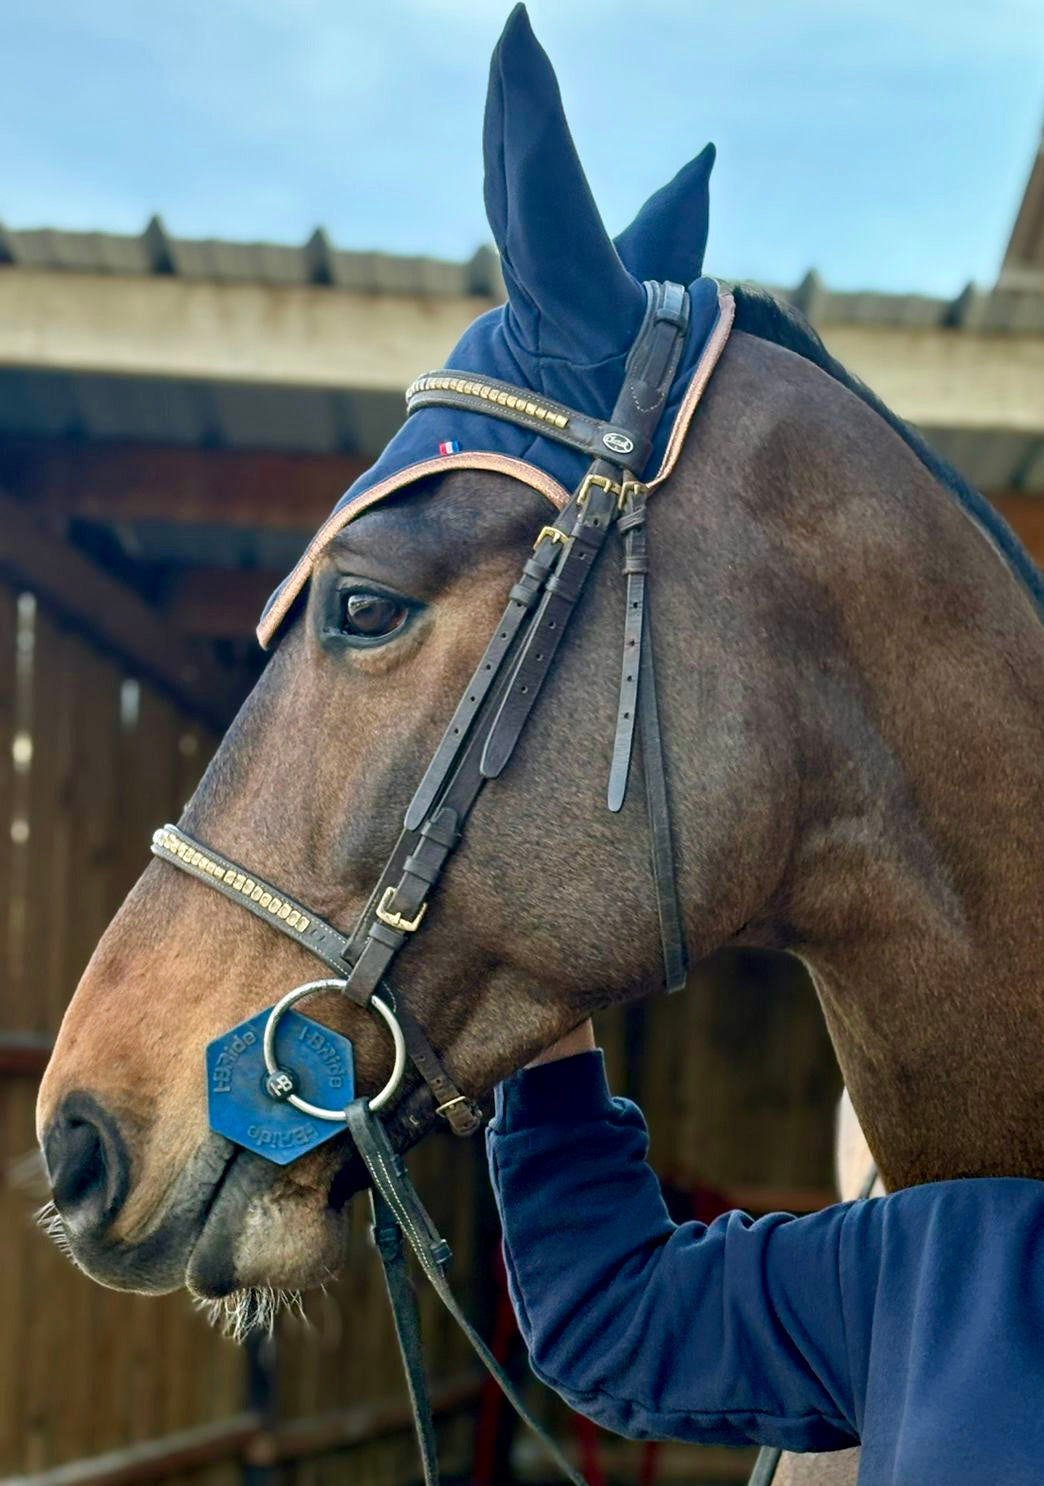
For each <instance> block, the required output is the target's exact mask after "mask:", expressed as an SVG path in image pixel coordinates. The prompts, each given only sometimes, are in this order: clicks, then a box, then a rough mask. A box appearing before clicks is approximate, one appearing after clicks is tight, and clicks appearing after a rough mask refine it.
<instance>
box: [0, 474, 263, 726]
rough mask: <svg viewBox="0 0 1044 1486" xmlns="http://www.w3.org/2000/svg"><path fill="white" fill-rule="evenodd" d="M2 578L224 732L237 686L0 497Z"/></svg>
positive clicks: (133, 597)
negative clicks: (39, 600) (42, 602)
mask: <svg viewBox="0 0 1044 1486" xmlns="http://www.w3.org/2000/svg"><path fill="white" fill-rule="evenodd" d="M0 571H2V572H4V573H6V574H7V575H8V577H9V578H12V579H13V580H14V581H15V582H17V583H20V584H24V585H25V587H26V588H28V589H30V590H31V591H32V592H34V593H36V594H37V595H38V596H39V597H41V598H42V599H44V600H46V602H47V603H48V604H49V605H50V606H51V607H52V608H54V609H56V610H58V611H59V612H60V613H61V614H63V615H64V616H65V617H66V618H67V619H71V620H72V621H73V622H74V623H75V624H77V625H78V626H79V627H80V628H81V629H83V630H85V631H87V632H88V633H89V634H90V635H92V636H93V638H94V639H95V640H96V641H100V642H101V643H102V644H103V645H105V646H107V647H109V648H110V649H112V650H114V651H115V652H116V653H117V654H118V655H119V656H120V658H121V659H122V660H123V661H124V662H125V663H126V664H127V665H129V666H130V667H131V668H132V669H134V670H136V671H139V672H140V673H141V674H142V675H144V676H147V677H149V678H150V679H151V680H153V681H154V682H155V683H156V684H157V685H159V686H160V687H161V688H162V689H163V690H164V691H166V692H168V693H169V694H170V695H171V696H173V697H174V698H175V700H176V701H177V702H178V703H179V704H180V705H181V706H183V707H185V708H186V710H187V711H189V712H190V713H192V715H193V716H195V717H198V718H202V719H203V720H204V721H205V722H207V723H209V724H210V725H211V726H213V727H217V728H219V729H223V728H224V727H225V726H227V724H228V721H229V719H230V717H231V716H232V714H233V711H234V709H235V707H236V706H237V705H238V703H239V701H240V700H241V699H242V698H241V695H240V691H241V688H240V685H239V684H238V683H237V682H236V680H235V679H234V678H232V677H230V676H229V674H228V673H227V672H226V671H225V670H224V669H223V668H221V667H220V666H218V665H217V663H216V662H215V661H214V660H213V659H212V658H211V657H210V656H209V655H207V654H206V651H205V650H204V649H203V647H201V646H198V645H193V644H191V643H190V642H188V641H186V640H184V639H183V638H182V637H181V636H180V635H177V634H175V633H174V632H173V631H172V627H171V626H170V625H169V624H167V623H165V622H164V621H163V619H162V617H161V616H160V615H159V614H158V613H157V612H156V610H155V609H153V608H150V606H149V605H148V604H146V603H145V601H144V600H143V599H141V598H139V597H138V595H137V594H136V593H135V592H134V591H133V590H132V589H130V588H127V587H126V586H125V585H124V584H123V583H120V582H118V581H117V580H116V579H115V578H113V577H111V576H110V575H109V574H108V573H106V572H105V571H104V570H103V569H102V568H100V567H98V566H97V565H96V564H95V563H93V562H91V561H90V559H89V558H87V557H85V556H84V555H83V553H82V552H78V551H77V550H76V548H75V547H72V546H71V545H70V544H69V543H68V542H65V541H62V540H61V539H60V538H58V537H55V536H54V535H53V534H52V533H51V532H48V531H45V530H44V529H43V528H42V527H41V526H39V525H38V524H37V523H36V522H35V521H34V520H33V519H32V517H31V516H30V514H29V513H28V512H27V511H26V509H25V507H24V505H21V504H20V503H19V502H17V501H13V500H11V499H10V498H9V497H7V496H4V495H0Z"/></svg>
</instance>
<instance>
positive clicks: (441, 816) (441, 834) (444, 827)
mask: <svg viewBox="0 0 1044 1486" xmlns="http://www.w3.org/2000/svg"><path fill="white" fill-rule="evenodd" d="M420 834H421V835H422V836H423V837H425V839H426V840H429V841H435V842H437V844H438V845H439V846H444V847H445V848H446V850H447V851H452V850H453V848H454V847H455V846H456V844H457V842H458V841H459V840H460V826H459V824H458V821H457V812H456V811H455V810H451V809H450V808H449V806H443V807H442V808H441V809H440V810H436V812H435V814H434V815H433V816H431V818H430V819H428V820H426V821H425V822H424V824H423V825H422V826H421V828H420Z"/></svg>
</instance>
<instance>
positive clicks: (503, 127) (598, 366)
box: [258, 5, 731, 645]
mask: <svg viewBox="0 0 1044 1486" xmlns="http://www.w3.org/2000/svg"><path fill="white" fill-rule="evenodd" d="M483 151H484V157H485V202H486V212H487V215H488V217H489V224H490V228H491V230H492V233H493V238H494V241H495V243H496V246H497V249H498V250H499V253H500V258H501V264H502V267H503V274H504V282H505V285H506V287H507V291H508V302H507V304H506V305H500V306H498V307H497V308H496V309H493V310H490V311H488V312H487V313H486V314H484V315H481V316H480V317H479V318H478V319H477V320H475V321H474V323H473V324H472V325H470V326H469V327H468V329H467V330H466V331H465V332H464V335H463V336H462V337H461V339H460V341H459V342H458V343H457V345H456V346H455V347H454V349H453V351H452V352H451V353H450V356H449V359H448V361H447V363H446V364H447V367H450V368H452V369H453V371H454V372H456V373H461V372H463V373H467V374H470V375H472V376H476V377H480V378H481V377H488V378H494V379H497V380H499V381H502V382H508V383H511V384H512V385H513V386H515V387H523V388H528V389H531V390H532V391H533V393H534V394H535V395H537V396H538V397H539V396H542V397H545V398H547V399H549V400H550V401H553V402H556V403H564V404H566V405H568V406H569V407H574V408H577V409H581V410H582V411H583V412H585V413H587V414H590V415H592V416H594V417H596V418H608V417H609V416H610V414H611V412H612V409H613V405H614V403H615V400H616V397H617V394H618V392H619V390H620V387H621V385H622V383H623V378H624V364H625V361H626V358H627V353H628V351H629V349H630V347H631V345H632V343H633V341H634V339H635V336H636V334H637V332H638V329H639V326H640V325H641V323H642V317H643V314H644V312H645V306H646V294H645V290H644V287H643V283H642V280H644V279H660V280H666V279H670V280H673V281H674V282H677V283H681V284H688V285H689V294H690V300H691V317H690V328H689V332H688V338H687V340H686V344H685V349H684V352H683V354H682V357H681V360H680V362H679V367H678V372H677V375H676V376H675V379H674V382H673V384H672V387H671V391H670V394H669V396H668V400H667V403H666V408H665V412H664V416H663V418H662V419H661V421H660V425H659V429H658V431H657V435H656V438H655V441H654V443H653V447H652V453H651V455H650V457H649V459H648V461H647V463H646V466H645V468H644V469H643V470H636V471H635V472H634V473H635V474H637V475H640V476H642V477H644V478H645V479H646V480H647V481H650V482H652V481H654V480H655V479H656V478H664V477H665V476H666V474H667V473H669V469H670V467H671V466H673V463H674V460H675V459H676V458H677V453H678V450H679V449H680V445H681V440H682V438H683V437H684V431H685V426H686V425H687V423H688V419H689V418H690V417H691V416H692V412H693V409H694V406H695V399H696V397H697V396H698V394H699V391H700V390H702V385H703V384H704V383H705V381H706V378H707V376H709V373H710V370H711V368H712V367H713V364H714V362H715V361H716V359H717V356H718V354H720V351H721V348H722V345H723V344H724V341H725V339H726V337H727V334H728V329H729V325H730V324H731V300H730V298H729V297H728V296H727V295H719V292H718V286H717V284H716V283H715V282H714V281H713V280H712V279H704V278H700V277H699V275H700V272H701V269H702V263H703V253H704V248H705V245H706V237H707V203H708V180H709V176H710V171H711V167H712V165H713V163H714V149H713V146H711V145H708V146H707V148H706V149H705V150H703V152H702V153H701V154H700V155H698V156H697V157H696V159H695V160H693V161H692V162H691V163H690V164H688V165H686V166H685V167H684V168H683V169H682V170H681V171H679V173H678V174H677V175H676V176H675V177H674V179H673V180H672V181H671V182H670V183H669V184H668V185H666V186H664V187H663V188H662V189H661V190H659V191H657V192H656V193H655V195H653V196H652V197H650V199H649V200H648V201H647V202H646V204H645V206H644V207H643V208H642V210H641V211H640V212H639V213H638V216H637V217H636V218H635V219H634V221H633V222H632V223H631V225H630V226H629V227H628V228H627V229H626V230H625V231H624V232H623V233H621V234H620V237H619V238H618V239H617V240H616V242H615V243H614V242H613V240H612V239H611V238H610V236H609V234H608V233H607V232H606V230H605V227H604V226H603V224H602V219H601V217H600V215H599V212H598V208H597V207H596V205H595V203H594V198H593V197H592V195H591V189H590V186H589V185H588V183H587V178H586V176H585V175H584V172H583V167H582V166H581V164H580V161H579V159H578V157H577V153H576V148H575V146H574V144H573V140H572V136H571V135H570V132H569V126H568V124H567V123H566V118H565V112H564V110H563V107H562V99H561V95H560V93H559V90H558V83H557V81H556V79H555V74H554V71H553V69H552V67H551V63H550V61H549V59H548V57H547V54H546V53H545V52H544V50H543V48H542V47H541V46H540V44H539V43H538V41H537V39H536V37H535V36H534V35H533V31H532V28H531V27H530V24H529V17H528V15H527V14H526V10H525V7H524V6H523V5H518V6H516V7H515V9H514V10H513V11H512V12H511V15H510V16H509V17H508V21H507V25H506V26H505V28H504V32H503V34H502V36H501V38H500V40H499V41H498V43H497V45H496V48H495V50H494V52H493V60H492V64H491V67H490V79H489V92H488V95H487V99H486V116H485V125H484V130H483ZM418 370H422V369H421V368H418ZM697 371H699V373H700V375H699V376H697V375H696V373H697ZM588 463H589V459H587V458H586V457H585V456H584V455H583V454H581V453H578V452H577V451H576V450H574V449H570V448H568V447H564V446H563V445H562V444H560V443H556V442H553V441H552V440H551V439H549V438H546V437H544V436H542V435H541V434H540V433H535V432H534V431H533V430H532V429H527V428H524V427H519V426H517V425H516V424H513V423H508V422H504V421H501V420H500V419H498V418H495V417H492V416H489V415H488V414H486V413H484V412H482V411H478V410H476V411H470V410H469V409H465V408H456V407H420V408H418V409H417V411H415V412H413V413H412V414H411V415H410V417H409V418H408V419H407V420H406V422H405V423H404V425H403V426H402V428H401V429H400V430H399V432H398V433H397V434H395V436H394V437H393V438H392V440H391V441H390V443H389V444H388V445H387V446H386V447H385V449H384V452H383V453H382V454H381V455H380V457H379V458H378V460H377V462H376V463H375V464H374V465H373V466H372V467H371V468H370V469H369V470H367V471H366V473H365V474H363V475H361V476H360V477H359V479H358V480H356V481H355V483H354V484H353V485H352V486H351V488H350V489H349V490H348V492H347V493H346V494H345V495H344V496H343V497H342V499H341V500H340V501H339V503H338V504H337V506H336V507H335V508H334V511H333V514H332V515H331V516H330V518H329V519H328V520H327V521H326V522H325V523H324V525H323V526H322V527H321V528H320V530H319V532H318V533H317V535H316V537H315V538H314V539H313V541H312V542H311V543H310V544H309V546H308V548H307V550H306V552H305V553H304V556H303V557H302V558H301V560H300V561H299V562H298V564H297V566H296V567H295V568H294V570H293V572H292V573H291V574H290V575H289V577H288V578H287V579H286V580H285V582H284V583H283V584H282V585H281V587H280V588H278V589H277V590H276V592H275V593H274V594H273V595H272V598H271V599H270V600H269V602H268V605H267V606H266V609H265V612H264V614H263V616H262V619H261V624H260V626H259V629H258V636H259V638H260V640H261V643H262V644H263V645H268V644H269V643H271V641H272V639H273V637H274V636H275V634H276V632H277V631H278V628H279V625H280V624H281V622H282V620H283V619H284V617H285V616H286V614H287V612H288V610H289V608H290V606H291V604H292V603H293V600H294V599H295V598H296V596H297V594H298V593H299V592H300V591H301V589H302V588H303V587H304V585H305V583H306V582H307V581H308V578H309V576H310V574H311V570H312V567H313V565H314V563H315V561H316V559H317V558H318V556H319V555H320V553H321V552H322V551H323V549H324V548H325V547H326V545H327V544H328V543H329V542H330V541H331V539H332V538H333V537H334V536H335V535H336V534H337V532H338V531H340V530H341V529H342V528H343V527H344V526H345V525H347V524H348V522H349V521H351V520H353V519H354V518H355V517H356V516H357V515H359V514H360V513H361V512H362V511H363V510H365V509H367V508H368V507H369V506H371V505H373V504H375V503H376V502H377V501H379V500H383V499H385V498H386V497H387V496H389V495H391V494H392V493H393V492H394V491H396V490H399V489H401V488H402V487H403V486H404V485H407V484H409V483H411V482H413V481H415V480H418V479H422V478H424V477H425V476H429V475H433V474H440V473H444V472H447V471H449V470H451V469H467V468H472V469H486V470H490V469H494V470H501V471H503V472H504V473H507V474H510V475H513V476H514V477H515V478H517V479H519V480H521V481H523V482H524V483H526V484H528V485H531V486H532V487H533V488H534V489H536V490H539V491H540V492H541V493H542V494H544V495H546V496H547V497H548V498H549V499H550V500H552V501H553V502H555V503H556V504H562V503H564V500H565V497H566V493H567V492H568V490H570V489H572V488H573V487H574V486H575V485H576V484H577V483H578V481H579V480H580V479H581V478H582V476H583V474H584V472H585V470H586V468H587V465H588Z"/></svg>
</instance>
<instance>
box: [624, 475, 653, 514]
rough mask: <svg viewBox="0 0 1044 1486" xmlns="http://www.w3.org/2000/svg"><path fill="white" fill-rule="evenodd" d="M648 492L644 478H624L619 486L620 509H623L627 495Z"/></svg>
mask: <svg viewBox="0 0 1044 1486" xmlns="http://www.w3.org/2000/svg"><path fill="white" fill-rule="evenodd" d="M648 494H649V487H648V485H646V483H645V481H644V480H624V481H623V483H622V484H621V486H620V510H621V511H622V510H623V508H624V506H625V505H626V503H627V497H628V496H629V495H642V496H647V495H648Z"/></svg>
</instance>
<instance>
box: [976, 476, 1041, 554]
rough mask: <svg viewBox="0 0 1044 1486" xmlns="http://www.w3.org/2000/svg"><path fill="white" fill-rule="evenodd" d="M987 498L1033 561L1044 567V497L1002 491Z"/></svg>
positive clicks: (1013, 491) (1014, 491)
mask: <svg viewBox="0 0 1044 1486" xmlns="http://www.w3.org/2000/svg"><path fill="white" fill-rule="evenodd" d="M989 498H990V500H991V501H992V503H993V504H994V505H995V506H996V507H997V510H998V511H999V512H1000V513H1001V515H1002V516H1003V517H1004V519H1005V521H1007V523H1008V525H1009V526H1010V527H1011V528H1012V530H1013V531H1014V532H1015V533H1016V534H1017V535H1018V537H1019V539H1020V541H1021V542H1022V544H1023V546H1024V547H1025V548H1026V551H1027V552H1028V553H1029V555H1030V556H1031V557H1032V558H1033V561H1034V562H1036V563H1040V564H1041V566H1044V495H1023V494H1022V493H1021V492H1020V491H1016V490H1002V491H997V492H996V493H995V494H992V495H990V497H989Z"/></svg>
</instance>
